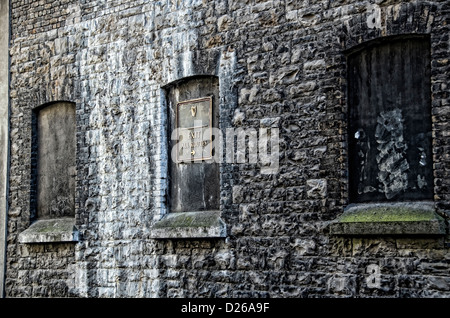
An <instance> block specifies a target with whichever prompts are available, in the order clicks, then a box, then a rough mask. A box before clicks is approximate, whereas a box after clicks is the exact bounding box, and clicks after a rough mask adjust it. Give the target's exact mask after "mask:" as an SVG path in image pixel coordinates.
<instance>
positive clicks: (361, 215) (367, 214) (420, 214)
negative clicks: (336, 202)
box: [339, 206, 439, 223]
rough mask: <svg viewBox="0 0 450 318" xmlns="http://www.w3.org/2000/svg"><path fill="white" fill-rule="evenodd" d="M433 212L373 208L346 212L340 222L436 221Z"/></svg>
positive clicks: (399, 208) (436, 216) (405, 207)
mask: <svg viewBox="0 0 450 318" xmlns="http://www.w3.org/2000/svg"><path fill="white" fill-rule="evenodd" d="M438 218H439V216H438V215H437V214H436V213H434V211H433V210H430V209H426V208H419V207H418V208H414V207H408V206H374V207H368V208H360V209H351V210H349V211H346V212H345V213H344V214H343V215H342V216H341V218H340V219H339V221H340V222H345V223H350V222H417V221H430V220H436V219H438Z"/></svg>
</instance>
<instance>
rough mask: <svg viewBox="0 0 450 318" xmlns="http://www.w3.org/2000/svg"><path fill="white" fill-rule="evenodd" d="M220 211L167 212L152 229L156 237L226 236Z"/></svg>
mask: <svg viewBox="0 0 450 318" xmlns="http://www.w3.org/2000/svg"><path fill="white" fill-rule="evenodd" d="M226 232H227V231H226V225H225V222H224V221H223V220H222V219H221V217H220V211H199V212H175V213H168V214H166V215H165V216H164V217H163V218H162V219H161V220H159V221H158V222H156V224H155V225H154V226H153V227H152V229H151V232H150V233H151V234H150V235H151V237H152V238H155V239H177V238H220V237H226Z"/></svg>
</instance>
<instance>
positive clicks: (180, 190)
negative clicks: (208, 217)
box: [167, 76, 220, 212]
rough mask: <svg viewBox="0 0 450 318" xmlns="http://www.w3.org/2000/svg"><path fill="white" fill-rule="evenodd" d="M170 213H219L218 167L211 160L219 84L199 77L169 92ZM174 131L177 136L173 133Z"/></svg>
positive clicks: (171, 88) (211, 78) (217, 111)
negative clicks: (172, 138)
mask: <svg viewBox="0 0 450 318" xmlns="http://www.w3.org/2000/svg"><path fill="white" fill-rule="evenodd" d="M167 103H168V108H169V132H168V136H169V138H171V137H177V138H178V139H175V140H171V141H170V143H169V144H170V149H169V150H170V154H171V156H170V160H169V176H170V181H169V182H170V192H169V196H170V199H169V206H170V207H169V208H170V212H196V211H214V210H219V191H220V175H219V164H218V163H217V162H216V161H215V160H213V159H211V157H212V156H214V147H211V144H212V142H213V140H214V138H215V137H214V136H213V135H211V133H212V131H213V129H214V128H218V125H219V110H218V105H219V81H218V79H217V78H216V77H209V76H208V77H198V78H191V79H187V80H185V81H180V82H177V83H176V84H174V85H173V86H171V87H170V88H169V89H168V94H167ZM175 129H177V133H175V135H174V134H173V133H174V130H175Z"/></svg>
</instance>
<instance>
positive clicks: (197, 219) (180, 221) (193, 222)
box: [156, 212, 217, 228]
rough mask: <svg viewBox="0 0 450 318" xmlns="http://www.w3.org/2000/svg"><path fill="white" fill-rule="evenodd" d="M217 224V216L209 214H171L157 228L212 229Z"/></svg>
mask: <svg viewBox="0 0 450 318" xmlns="http://www.w3.org/2000/svg"><path fill="white" fill-rule="evenodd" d="M216 222H217V215H216V214H211V213H207V212H183V213H169V215H168V216H167V217H166V218H165V219H163V220H161V221H160V222H159V223H158V224H157V225H156V227H157V228H169V227H170V228H182V227H210V226H214V225H215V223H216Z"/></svg>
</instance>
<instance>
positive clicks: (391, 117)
mask: <svg viewBox="0 0 450 318" xmlns="http://www.w3.org/2000/svg"><path fill="white" fill-rule="evenodd" d="M430 85H431V82H430V44H429V40H428V38H407V39H396V40H391V41H386V42H383V43H378V44H377V45H373V46H368V47H366V48H365V49H363V50H360V51H358V52H357V53H354V54H352V55H350V56H349V58H348V102H349V117H348V120H349V168H350V172H349V181H350V199H351V201H353V202H367V201H387V200H396V201H398V200H424V199H431V198H432V196H433V171H432V168H433V165H432V161H431V159H432V153H431V106H430V105H431V86H430Z"/></svg>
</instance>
